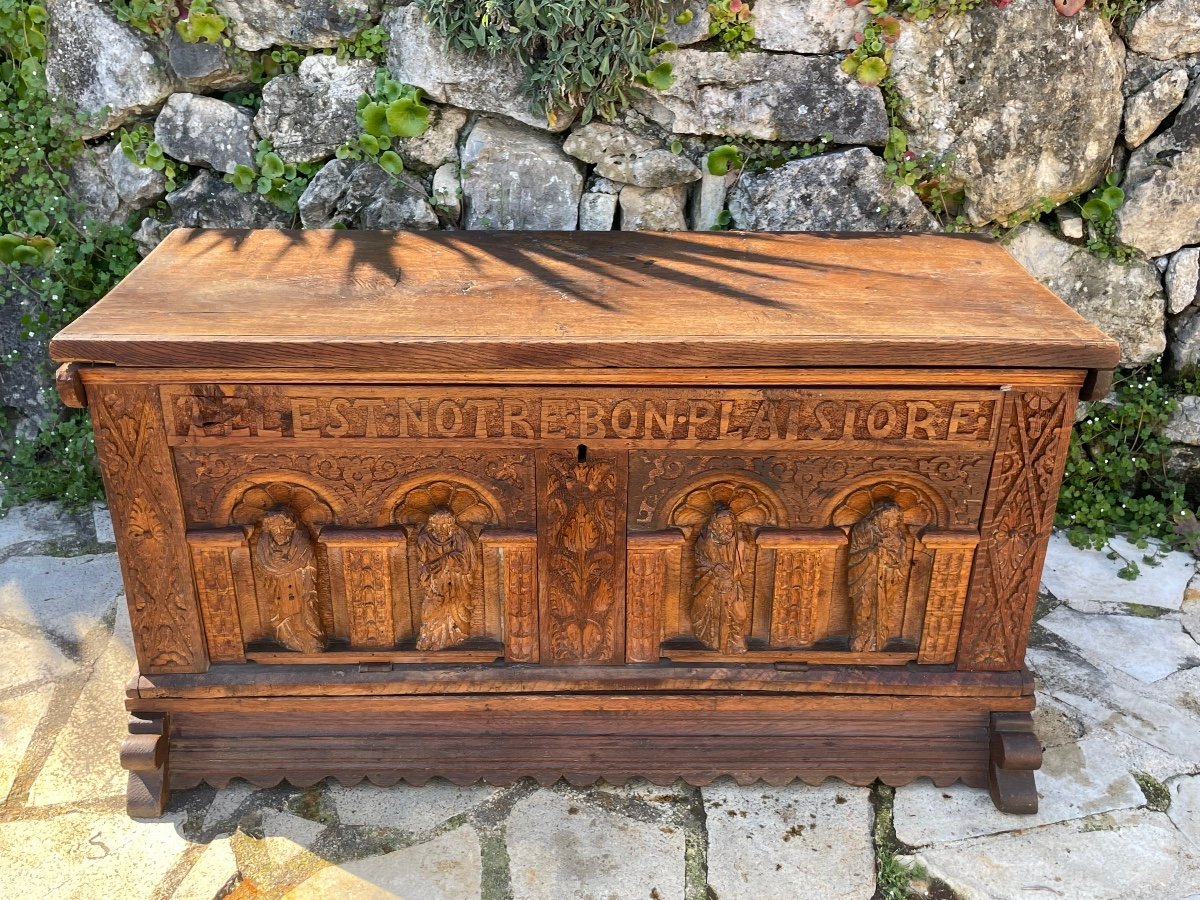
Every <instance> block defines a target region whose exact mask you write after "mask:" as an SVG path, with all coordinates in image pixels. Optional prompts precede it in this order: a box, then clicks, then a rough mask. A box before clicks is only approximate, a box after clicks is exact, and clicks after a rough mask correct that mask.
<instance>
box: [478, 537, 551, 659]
mask: <svg viewBox="0 0 1200 900" xmlns="http://www.w3.org/2000/svg"><path fill="white" fill-rule="evenodd" d="M479 543H480V545H481V546H482V547H483V555H484V561H485V571H486V572H494V573H496V575H495V577H496V580H497V581H498V582H499V589H500V594H501V606H502V607H503V618H504V657H505V659H507V660H508V661H509V662H530V663H535V662H537V661H538V659H539V657H540V653H539V650H540V647H539V646H538V604H537V534H535V533H534V532H532V531H485V532H484V533H483V534H481V535H480V536H479Z"/></svg>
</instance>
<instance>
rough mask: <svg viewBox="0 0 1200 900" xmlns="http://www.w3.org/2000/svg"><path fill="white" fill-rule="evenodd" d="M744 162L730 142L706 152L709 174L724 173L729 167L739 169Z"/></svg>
mask: <svg viewBox="0 0 1200 900" xmlns="http://www.w3.org/2000/svg"><path fill="white" fill-rule="evenodd" d="M744 163H745V160H743V159H742V154H740V153H739V152H738V148H737V147H735V146H733V145H732V144H724V145H722V146H720V147H717V148H716V149H715V150H713V151H711V152H710V153H709V154H708V171H709V174H710V175H724V174H725V173H726V172H728V171H729V170H730V169H740V168H741V167H742V165H743V164H744Z"/></svg>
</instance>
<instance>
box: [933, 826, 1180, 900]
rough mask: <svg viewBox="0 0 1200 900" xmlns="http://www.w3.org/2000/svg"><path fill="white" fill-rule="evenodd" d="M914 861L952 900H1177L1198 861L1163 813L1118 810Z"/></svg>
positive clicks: (963, 844)
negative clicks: (953, 895)
mask: <svg viewBox="0 0 1200 900" xmlns="http://www.w3.org/2000/svg"><path fill="white" fill-rule="evenodd" d="M914 858H915V860H916V861H917V862H919V863H920V864H921V865H923V866H925V867H926V869H928V871H929V873H930V874H931V875H932V876H934V877H935V878H939V879H941V880H942V881H944V882H945V883H946V884H948V885H949V886H950V888H951V889H953V890H954V892H955V893H956V894H957V895H958V897H959V898H960V900H1046V898H1058V897H1061V898H1070V900H1178V898H1182V897H1186V896H1188V895H1189V894H1192V893H1195V892H1196V891H1198V890H1200V854H1198V853H1197V851H1196V849H1195V847H1193V846H1192V845H1191V843H1190V842H1189V841H1188V840H1187V838H1185V837H1184V836H1183V835H1182V834H1180V832H1179V830H1178V829H1176V828H1175V827H1174V825H1173V824H1172V823H1171V820H1170V819H1169V818H1167V816H1166V815H1165V814H1163V813H1157V812H1150V811H1148V810H1143V809H1138V810H1122V811H1120V812H1116V813H1110V814H1104V815H1100V816H1093V817H1090V818H1087V819H1077V820H1075V821H1071V822H1059V823H1057V824H1054V825H1047V826H1044V827H1042V828H1034V829H1030V830H1027V831H1010V832H1005V833H1002V834H996V835H988V836H986V837H977V838H971V839H970V840H965V841H957V842H954V843H950V844H940V845H937V846H935V847H931V848H926V849H923V850H920V851H918V852H917V853H916V854H915V855H914Z"/></svg>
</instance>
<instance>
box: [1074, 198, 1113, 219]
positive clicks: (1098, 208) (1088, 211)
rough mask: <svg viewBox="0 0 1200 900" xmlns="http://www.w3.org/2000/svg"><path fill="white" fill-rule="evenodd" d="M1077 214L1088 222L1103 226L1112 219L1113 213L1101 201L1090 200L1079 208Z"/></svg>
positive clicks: (1109, 207) (1110, 208)
mask: <svg viewBox="0 0 1200 900" xmlns="http://www.w3.org/2000/svg"><path fill="white" fill-rule="evenodd" d="M1079 214H1080V215H1082V216H1083V217H1084V218H1085V219H1087V220H1088V221H1089V222H1099V223H1101V224H1103V223H1105V222H1107V221H1108V220H1109V219H1111V218H1112V214H1113V211H1112V207H1111V206H1109V205H1108V204H1107V203H1105V202H1104V201H1103V200H1099V199H1092V200H1089V201H1088V202H1087V203H1085V204H1083V206H1081V207H1080V208H1079Z"/></svg>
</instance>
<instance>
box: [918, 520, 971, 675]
mask: <svg viewBox="0 0 1200 900" xmlns="http://www.w3.org/2000/svg"><path fill="white" fill-rule="evenodd" d="M978 543H979V535H977V534H974V533H962V532H953V531H931V532H926V533H925V534H923V535H922V536H921V539H920V542H919V543H918V545H917V546H918V550H919V551H925V552H929V553H932V554H933V566H932V569H931V572H930V576H929V595H928V599H927V600H926V601H925V623H924V625H923V626H922V629H921V648H920V650H919V651H918V653H917V662H919V663H943V664H945V663H952V662H954V655H955V653H957V652H958V636H959V633H960V632H961V630H962V617H963V606H964V605H965V604H966V602H967V586H968V585H969V584H970V581H971V563H972V561H973V560H974V558H975V545H976V544H978Z"/></svg>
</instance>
